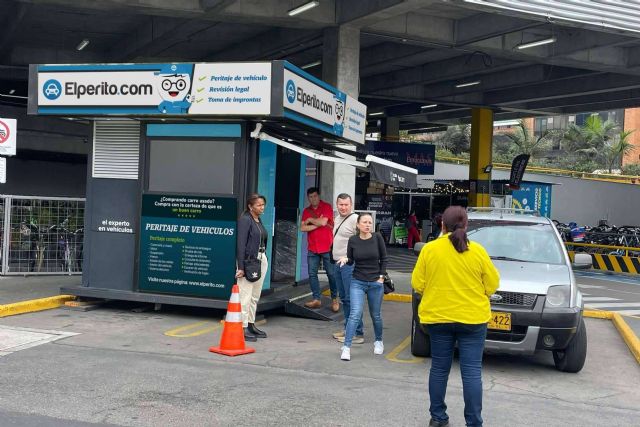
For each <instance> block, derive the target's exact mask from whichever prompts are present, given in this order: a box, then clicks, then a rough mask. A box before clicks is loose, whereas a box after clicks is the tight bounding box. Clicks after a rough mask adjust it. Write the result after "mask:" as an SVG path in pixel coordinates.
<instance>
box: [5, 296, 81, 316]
mask: <svg viewBox="0 0 640 427" xmlns="http://www.w3.org/2000/svg"><path fill="white" fill-rule="evenodd" d="M75 299H76V297H75V296H73V295H57V296H55V297H48V298H39V299H33V300H29V301H20V302H14V303H11V304H4V305H0V317H7V316H15V315H16V314H23V313H31V312H34V311H42V310H50V309H52V308H58V307H60V306H61V305H64V303H65V302H67V301H73V300H75Z"/></svg>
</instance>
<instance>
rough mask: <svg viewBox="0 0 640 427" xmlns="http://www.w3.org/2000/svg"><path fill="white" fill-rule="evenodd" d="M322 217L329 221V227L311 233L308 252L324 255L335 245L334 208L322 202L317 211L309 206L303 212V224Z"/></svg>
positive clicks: (319, 228)
mask: <svg viewBox="0 0 640 427" xmlns="http://www.w3.org/2000/svg"><path fill="white" fill-rule="evenodd" d="M321 217H324V218H327V219H328V221H327V225H325V226H324V227H318V228H316V229H315V230H313V231H309V232H308V236H307V242H308V245H307V246H308V250H309V252H313V253H315V254H323V253H325V252H329V249H331V244H332V243H333V208H332V207H331V205H330V204H329V203H327V202H323V201H322V200H320V203H319V204H318V207H317V208H316V209H313V207H312V206H307V207H306V208H304V211H302V221H303V222H304V221H305V220H307V219H308V218H321Z"/></svg>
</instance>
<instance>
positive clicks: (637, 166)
mask: <svg viewBox="0 0 640 427" xmlns="http://www.w3.org/2000/svg"><path fill="white" fill-rule="evenodd" d="M622 174H623V175H632V176H633V175H635V176H640V163H631V164H629V165H625V166H623V167H622Z"/></svg>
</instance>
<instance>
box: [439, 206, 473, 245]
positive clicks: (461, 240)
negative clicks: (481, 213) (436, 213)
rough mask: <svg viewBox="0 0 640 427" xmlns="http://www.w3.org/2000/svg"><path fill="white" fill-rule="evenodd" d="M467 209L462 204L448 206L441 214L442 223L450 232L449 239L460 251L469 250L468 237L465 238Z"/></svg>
mask: <svg viewBox="0 0 640 427" xmlns="http://www.w3.org/2000/svg"><path fill="white" fill-rule="evenodd" d="M467 221H468V218H467V211H465V209H464V208H463V207H462V206H449V207H448V208H447V209H445V211H444V213H443V214H442V223H443V224H444V226H445V228H446V229H447V231H448V232H450V233H451V234H450V235H449V240H451V243H452V244H453V247H454V248H456V251H458V252H460V253H462V252H464V251H467V250H469V239H468V238H467V231H466V229H467Z"/></svg>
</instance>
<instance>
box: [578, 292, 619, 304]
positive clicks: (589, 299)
mask: <svg viewBox="0 0 640 427" xmlns="http://www.w3.org/2000/svg"><path fill="white" fill-rule="evenodd" d="M582 295H583V297H582V300H583V301H584V302H605V301H620V298H611V297H585V296H584V295H585V294H582Z"/></svg>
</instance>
